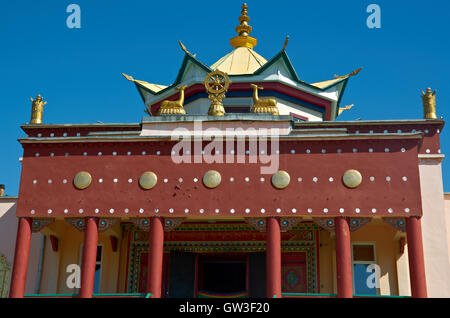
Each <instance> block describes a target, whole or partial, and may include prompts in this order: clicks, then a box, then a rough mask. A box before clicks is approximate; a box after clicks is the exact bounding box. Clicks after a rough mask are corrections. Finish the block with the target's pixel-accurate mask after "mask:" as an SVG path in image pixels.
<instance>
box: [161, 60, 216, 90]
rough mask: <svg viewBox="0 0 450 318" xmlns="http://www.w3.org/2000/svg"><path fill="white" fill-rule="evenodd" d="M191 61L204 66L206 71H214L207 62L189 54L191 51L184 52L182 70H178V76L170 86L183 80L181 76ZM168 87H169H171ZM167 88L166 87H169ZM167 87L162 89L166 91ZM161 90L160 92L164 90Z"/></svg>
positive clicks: (201, 66)
mask: <svg viewBox="0 0 450 318" xmlns="http://www.w3.org/2000/svg"><path fill="white" fill-rule="evenodd" d="M189 61H191V62H193V63H194V64H196V65H198V66H199V67H200V68H202V69H203V70H205V72H207V73H210V72H212V69H211V68H209V67H208V66H206V65H205V64H203V63H202V62H200V61H199V60H197V59H196V58H195V57H194V56H193V55H191V54H189V53H185V54H184V59H183V63H182V64H181V67H180V70H179V71H178V75H177V78H176V79H175V82H174V83H173V84H172V85H170V86H169V87H172V86H174V85H177V84H179V83H180V82H181V77H182V76H183V74H184V70H185V69H186V66H187V64H188V62H189ZM169 87H167V88H169ZM167 88H166V89H167ZM164 90H165V89H163V90H162V91H164ZM162 91H160V92H162Z"/></svg>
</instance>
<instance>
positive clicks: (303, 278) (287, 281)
mask: <svg viewBox="0 0 450 318" xmlns="http://www.w3.org/2000/svg"><path fill="white" fill-rule="evenodd" d="M306 258H307V256H306V253H297V255H292V254H291V255H289V256H288V257H286V256H285V257H284V259H283V260H282V265H281V290H282V291H283V292H285V293H307V292H311V291H308V273H307V266H306Z"/></svg>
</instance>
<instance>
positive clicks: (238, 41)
mask: <svg viewBox="0 0 450 318" xmlns="http://www.w3.org/2000/svg"><path fill="white" fill-rule="evenodd" d="M247 9H248V7H247V4H246V3H244V4H243V5H242V9H241V16H240V17H239V19H238V20H239V23H240V24H239V25H238V26H237V27H236V32H237V33H238V36H235V37H234V38H232V39H230V44H231V46H232V47H234V48H238V47H248V48H250V49H252V48H253V47H254V46H256V43H257V40H256V39H255V38H254V37H251V36H250V35H249V34H250V32H252V27H251V26H250V25H249V24H248V22H249V21H250V17H249V16H248V14H247Z"/></svg>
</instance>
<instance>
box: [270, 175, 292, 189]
mask: <svg viewBox="0 0 450 318" xmlns="http://www.w3.org/2000/svg"><path fill="white" fill-rule="evenodd" d="M290 182H291V177H290V175H289V173H287V172H286V171H284V170H278V171H277V172H275V173H274V174H273V175H272V185H273V186H274V187H275V188H277V189H284V188H286V187H287V186H288V185H289V183H290Z"/></svg>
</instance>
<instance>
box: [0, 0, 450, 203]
mask: <svg viewBox="0 0 450 318" xmlns="http://www.w3.org/2000/svg"><path fill="white" fill-rule="evenodd" d="M71 3H76V4H78V5H79V6H80V7H81V29H69V28H67V26H66V19H67V16H68V15H69V13H66V7H67V6H68V5H69V4H71ZM242 3H243V1H234V0H233V1H180V2H177V1H143V0H140V1H138V0H135V1H94V0H89V1H88V0H83V1H81V0H73V1H50V0H47V1H1V4H0V21H1V22H0V25H1V27H0V39H1V50H0V66H1V68H0V69H1V72H2V75H1V76H0V92H1V97H2V98H1V100H2V102H1V117H0V120H1V124H0V133H1V138H0V143H1V144H0V146H1V148H0V149H1V156H0V183H3V184H5V185H6V193H7V194H8V195H16V194H17V193H18V188H19V180H20V169H21V167H20V163H19V157H21V156H22V147H21V146H20V144H19V143H18V142H17V139H18V138H19V137H21V136H23V135H24V134H23V132H22V131H21V129H20V125H21V124H24V123H26V122H28V121H29V119H30V101H29V98H30V97H33V98H34V97H35V96H36V95H37V94H38V93H40V94H41V95H42V96H43V97H44V98H45V100H47V101H48V104H47V105H46V109H45V113H44V122H46V123H93V122H97V121H102V122H105V123H118V122H139V121H140V120H141V118H142V116H143V115H144V112H143V111H144V105H143V103H142V101H141V98H140V96H139V94H138V92H137V90H136V89H135V87H134V85H132V84H131V83H129V82H128V81H126V80H125V79H124V78H123V77H122V76H121V73H122V72H124V73H127V74H130V75H132V76H134V77H135V78H137V79H141V80H146V81H148V82H152V83H159V84H165V85H170V84H171V83H172V82H173V80H174V79H175V77H176V74H177V71H178V69H179V67H180V65H181V62H182V59H183V55H184V53H183V52H182V51H181V49H180V48H179V46H178V43H177V41H178V40H182V41H183V43H184V44H185V45H186V46H187V48H188V50H189V51H191V52H192V53H197V58H198V59H200V60H201V61H203V62H204V63H205V64H207V65H211V64H213V63H214V62H215V61H216V60H218V59H219V58H220V57H222V56H223V55H225V54H226V53H228V52H229V51H231V49H232V48H231V46H230V44H229V42H228V40H229V38H231V37H233V36H235V35H236V33H235V30H234V28H235V27H236V25H237V24H238V20H237V18H238V16H239V15H240V9H241V5H242ZM371 3H376V4H378V5H379V6H380V7H381V29H369V28H368V27H367V26H366V19H367V17H368V16H369V13H367V12H366V8H367V6H368V5H369V4H371ZM247 4H248V6H249V16H250V18H251V20H250V25H251V26H253V32H252V35H253V36H255V37H256V38H257V39H258V45H257V46H256V47H255V50H256V51H257V52H258V53H260V54H261V55H262V56H264V57H265V58H266V59H270V58H272V57H273V56H274V55H275V54H276V53H278V52H279V51H280V49H281V47H282V45H283V42H284V39H285V36H286V35H290V41H289V45H288V47H287V53H288V55H289V57H290V59H291V61H292V63H293V64H294V67H295V68H296V71H297V73H298V75H299V77H300V78H301V79H302V80H304V81H306V82H315V81H320V80H325V79H330V78H332V77H333V75H334V74H339V75H343V74H347V73H348V72H350V71H352V70H354V69H357V68H358V67H363V71H362V72H361V73H359V75H358V76H356V77H354V78H352V79H351V80H350V81H349V85H348V86H347V90H346V92H345V95H344V98H343V100H342V105H347V104H355V107H354V108H353V109H352V110H351V111H348V112H346V113H345V114H343V115H342V116H341V117H340V118H339V119H340V120H353V119H356V118H360V117H361V118H362V119H363V120H373V119H416V118H422V116H423V112H422V102H421V98H420V91H421V90H425V89H426V87H428V86H430V87H432V88H433V89H437V91H438V92H437V109H438V116H442V117H444V119H446V118H448V114H449V113H450V108H449V105H450V87H449V78H450V75H449V73H450V72H449V71H450V36H449V33H450V32H449V31H450V24H449V16H450V1H447V0H441V1H438V0H433V1H392V0H391V1H387V0H383V1H378V0H373V1H356V0H348V1H335V0H327V1H324V0H322V1H300V0H295V1H282V0H278V1H261V0H258V1H255V0H252V1H247ZM449 129H450V127H445V128H444V131H443V133H442V134H441V151H442V153H444V154H446V153H447V151H448V149H449V147H450V141H449V137H448V136H449V134H450V132H449ZM448 160H449V159H446V160H444V164H443V177H444V189H445V191H450V182H449V180H450V164H449V163H447V162H446V161H448Z"/></svg>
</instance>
